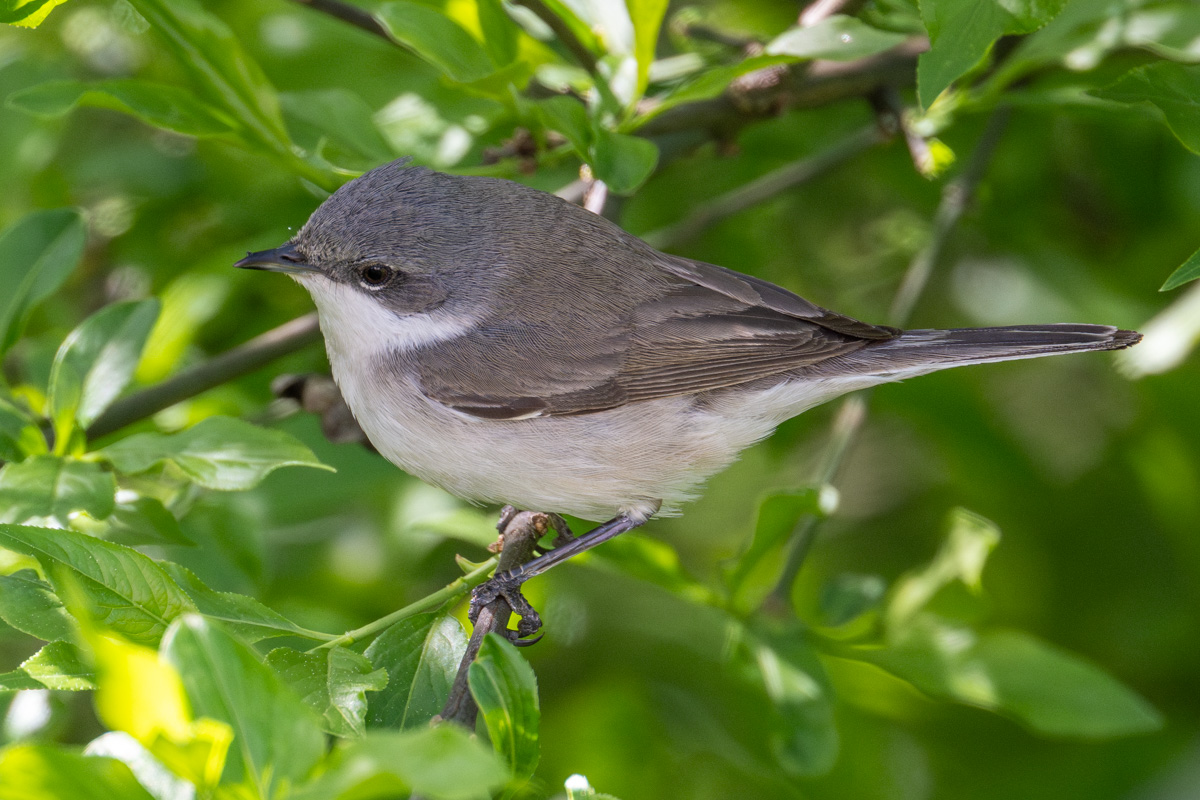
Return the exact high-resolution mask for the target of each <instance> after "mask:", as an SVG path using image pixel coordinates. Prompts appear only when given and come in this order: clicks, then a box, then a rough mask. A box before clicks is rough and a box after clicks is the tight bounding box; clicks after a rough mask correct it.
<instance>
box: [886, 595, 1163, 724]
mask: <svg viewBox="0 0 1200 800" xmlns="http://www.w3.org/2000/svg"><path fill="white" fill-rule="evenodd" d="M863 658H864V660H867V661H871V662H872V663H874V664H877V665H878V666H880V667H882V668H884V669H885V670H887V671H889V672H891V673H893V674H895V675H898V676H899V677H901V678H904V679H905V680H907V681H910V682H912V683H913V684H915V685H916V686H917V687H918V688H920V689H921V690H923V691H925V692H927V693H929V694H931V695H934V696H936V697H944V698H947V699H950V700H955V701H957V702H960V703H964V704H966V705H972V706H978V707H979V708H985V709H989V710H992V711H998V712H1000V713H1002V714H1006V715H1008V716H1010V717H1013V718H1014V719H1017V720H1019V721H1021V722H1023V723H1024V724H1026V725H1028V726H1029V727H1030V728H1032V729H1033V730H1035V731H1037V732H1038V733H1041V734H1045V735H1047V736H1062V737H1079V738H1087V739H1107V738H1114V737H1118V736H1127V735H1130V734H1134V733H1144V732H1146V731H1152V730H1157V729H1158V728H1160V727H1161V726H1162V719H1161V717H1160V716H1159V714H1158V712H1156V711H1155V710H1154V709H1153V708H1152V707H1151V706H1150V705H1149V704H1148V703H1147V702H1146V701H1145V700H1143V699H1142V698H1140V697H1138V696H1137V695H1136V694H1134V693H1133V692H1132V691H1130V690H1129V689H1127V688H1126V687H1125V686H1123V685H1121V684H1120V683H1119V682H1117V681H1116V680H1114V679H1113V678H1112V677H1110V676H1109V675H1107V674H1106V673H1104V672H1103V671H1102V670H1100V669H1099V668H1098V667H1096V666H1095V665H1094V664H1091V663H1089V662H1087V661H1085V660H1084V659H1082V658H1079V657H1078V656H1075V655H1071V654H1069V653H1065V652H1063V651H1061V650H1058V649H1057V648H1054V647H1051V646H1050V645H1048V644H1046V643H1045V642H1042V641H1039V640H1038V639H1035V638H1034V637H1032V636H1029V635H1028V634H1025V633H1021V632H1019V631H1005V630H1000V631H993V632H989V633H985V634H983V635H982V636H980V635H977V634H976V633H975V632H974V631H971V630H969V629H967V628H962V627H958V626H953V625H950V624H948V623H946V622H945V621H943V620H941V619H939V618H938V617H936V616H935V615H933V614H928V613H923V614H920V615H919V616H918V617H917V618H915V619H914V620H913V621H912V622H911V623H910V624H909V625H907V626H906V627H905V628H904V630H903V631H902V632H901V633H900V634H898V635H897V636H895V637H894V638H893V639H892V640H891V641H890V643H889V646H888V647H887V648H886V649H882V650H870V651H868V650H864V651H863Z"/></svg>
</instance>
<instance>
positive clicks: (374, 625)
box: [310, 558, 497, 652]
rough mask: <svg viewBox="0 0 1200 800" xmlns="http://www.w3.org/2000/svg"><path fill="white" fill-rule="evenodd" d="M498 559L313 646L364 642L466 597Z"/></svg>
mask: <svg viewBox="0 0 1200 800" xmlns="http://www.w3.org/2000/svg"><path fill="white" fill-rule="evenodd" d="M496 561H497V559H496V558H489V559H488V560H487V561H485V562H483V563H482V564H480V565H479V566H478V567H476V568H475V569H473V570H471V571H470V572H468V573H467V574H466V575H463V576H462V577H461V578H457V579H455V580H453V581H451V582H450V583H448V584H446V585H445V586H443V587H442V588H441V589H438V590H437V591H436V592H434V593H433V594H428V595H425V596H424V597H422V598H421V599H420V600H416V601H414V602H412V603H409V604H408V605H406V606H405V607H404V608H401V609H399V610H397V611H393V612H392V613H390V614H388V615H386V616H383V617H380V618H379V619H377V620H375V621H374V622H368V623H367V624H366V625H363V626H362V627H361V628H355V629H354V630H352V631H347V632H346V633H343V634H342V635H341V636H337V637H335V638H333V639H330V640H329V641H327V642H325V643H324V644H321V645H318V646H317V647H315V648H313V649H314V650H326V649H328V648H330V647H338V646H340V645H348V644H353V643H354V642H358V641H362V640H363V639H366V638H367V637H369V636H374V635H375V634H377V633H380V632H382V631H384V630H387V629H388V628H390V627H391V626H393V625H395V624H396V623H397V622H399V621H400V620H402V619H408V618H409V617H414V616H416V615H417V614H420V613H422V612H425V611H429V610H431V609H434V608H437V607H438V606H441V605H444V604H445V603H448V602H449V601H451V600H454V599H456V598H459V597H462V596H463V595H465V594H466V593H467V592H469V591H471V590H472V589H474V588H475V587H476V586H478V585H479V584H481V583H483V582H484V581H485V580H487V576H488V575H490V574H491V572H492V569H493V568H494V567H495V566H496ZM310 652H311V651H310Z"/></svg>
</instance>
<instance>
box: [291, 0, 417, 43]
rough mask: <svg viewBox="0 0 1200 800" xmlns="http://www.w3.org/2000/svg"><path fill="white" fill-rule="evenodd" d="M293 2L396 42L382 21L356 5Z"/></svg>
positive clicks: (311, 0)
mask: <svg viewBox="0 0 1200 800" xmlns="http://www.w3.org/2000/svg"><path fill="white" fill-rule="evenodd" d="M293 2H296V3H299V4H300V5H302V6H308V7H309V8H311V9H314V10H316V11H320V12H322V13H324V14H328V15H329V16H331V17H336V18H337V19H340V20H341V21H342V22H349V23H350V24H351V25H353V26H354V27H356V28H361V29H362V30H364V31H366V32H367V33H371V34H374V35H376V36H379V37H382V38H384V39H386V40H387V41H389V42H391V43H392V44H395V43H396V42H395V40H394V39H392V35H391V34H390V33H388V29H387V28H385V27H384V26H383V23H381V22H380V21H379V20H377V19H375V17H374V15H372V14H371V13H370V12H368V11H365V10H363V9H361V8H359V7H358V6H353V5H350V4H349V3H342V2H339V0H293Z"/></svg>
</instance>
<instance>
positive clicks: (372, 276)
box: [358, 264, 393, 289]
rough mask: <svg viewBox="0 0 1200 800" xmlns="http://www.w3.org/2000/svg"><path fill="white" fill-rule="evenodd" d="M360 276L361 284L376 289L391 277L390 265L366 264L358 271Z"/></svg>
mask: <svg viewBox="0 0 1200 800" xmlns="http://www.w3.org/2000/svg"><path fill="white" fill-rule="evenodd" d="M358 274H359V276H361V278H362V282H363V285H365V286H367V287H369V288H372V289H377V288H379V287H380V286H383V285H384V284H385V283H387V282H388V281H390V280H391V279H392V275H393V272H392V269H391V267H386V266H384V265H383V264H368V265H366V266H365V267H363V268H362V269H360V270H359V271H358Z"/></svg>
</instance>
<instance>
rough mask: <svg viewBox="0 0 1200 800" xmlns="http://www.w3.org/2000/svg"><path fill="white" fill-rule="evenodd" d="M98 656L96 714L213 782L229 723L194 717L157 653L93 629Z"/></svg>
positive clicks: (229, 737)
mask: <svg viewBox="0 0 1200 800" xmlns="http://www.w3.org/2000/svg"><path fill="white" fill-rule="evenodd" d="M89 643H90V644H91V647H92V652H93V653H94V655H95V660H96V672H97V682H98V684H99V686H98V688H97V690H96V714H97V716H99V718H100V719H101V720H102V721H103V722H104V724H105V725H107V726H108V727H109V728H112V729H113V730H118V731H123V732H125V733H127V734H129V735H130V736H132V737H133V738H134V740H136V741H137V742H139V743H141V744H142V745H143V746H145V747H146V748H147V750H149V752H150V753H151V754H153V755H154V757H155V758H157V759H158V760H160V761H162V762H163V763H164V764H165V765H166V766H168V767H169V768H170V769H171V770H172V771H173V772H174V773H175V774H177V775H181V776H183V777H185V778H187V779H188V780H190V781H192V782H193V783H195V784H197V785H199V786H202V787H203V786H213V785H215V784H216V783H217V782H218V780H220V777H221V773H222V771H223V770H224V766H225V761H226V758H227V755H228V752H229V746H230V744H231V743H232V741H233V731H232V729H231V727H230V726H229V725H227V724H224V723H222V722H219V721H216V720H212V719H195V718H194V717H193V715H192V711H191V708H190V705H189V703H188V698H187V696H186V695H185V692H184V686H183V681H182V679H181V677H180V675H179V672H178V671H177V670H176V669H175V668H174V667H173V666H172V665H171V664H169V663H167V661H166V660H165V659H164V658H163V656H161V655H160V654H159V653H158V652H157V651H155V650H152V649H150V648H148V647H142V646H141V645H137V644H132V643H130V642H127V641H125V640H123V639H120V638H117V637H115V636H109V635H105V634H99V633H93V634H91V635H90V636H89Z"/></svg>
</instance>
